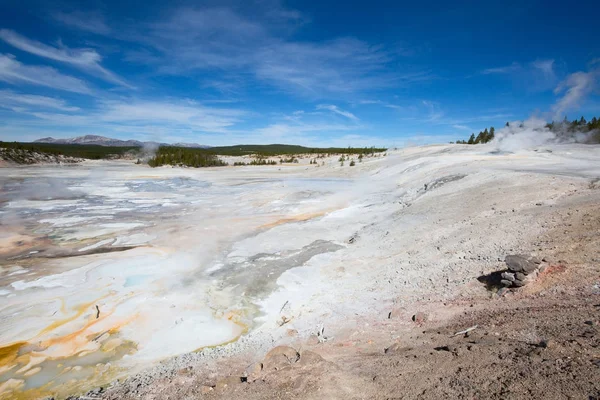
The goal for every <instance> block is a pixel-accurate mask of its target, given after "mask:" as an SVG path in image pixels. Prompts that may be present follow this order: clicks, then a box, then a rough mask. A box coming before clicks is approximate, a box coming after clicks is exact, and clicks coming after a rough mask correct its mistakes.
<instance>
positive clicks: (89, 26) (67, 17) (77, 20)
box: [54, 11, 110, 35]
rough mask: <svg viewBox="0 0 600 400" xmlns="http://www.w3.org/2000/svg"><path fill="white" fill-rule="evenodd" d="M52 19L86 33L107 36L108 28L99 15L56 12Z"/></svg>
mask: <svg viewBox="0 0 600 400" xmlns="http://www.w3.org/2000/svg"><path fill="white" fill-rule="evenodd" d="M54 19H55V20H57V21H59V22H60V23H62V24H64V25H67V26H70V27H72V28H76V29H79V30H82V31H86V32H92V33H96V34H99V35H108V34H109V33H110V28H109V27H108V25H106V22H105V21H104V18H103V17H102V15H101V14H100V13H94V12H83V11H73V12H70V13H66V12H57V13H55V14H54Z"/></svg>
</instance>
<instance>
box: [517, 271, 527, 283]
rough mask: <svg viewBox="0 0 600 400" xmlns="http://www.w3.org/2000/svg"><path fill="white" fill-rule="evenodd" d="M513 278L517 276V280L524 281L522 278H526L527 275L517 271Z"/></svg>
mask: <svg viewBox="0 0 600 400" xmlns="http://www.w3.org/2000/svg"><path fill="white" fill-rule="evenodd" d="M515 278H517V279H518V280H520V281H524V280H525V278H527V275H525V274H524V273H522V272H517V273H516V274H515Z"/></svg>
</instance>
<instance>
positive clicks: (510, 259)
mask: <svg viewBox="0 0 600 400" xmlns="http://www.w3.org/2000/svg"><path fill="white" fill-rule="evenodd" d="M504 262H505V263H506V265H507V266H508V268H509V269H510V270H511V271H513V272H523V273H525V274H529V273H531V272H533V271H534V270H535V269H536V268H537V265H535V264H534V263H532V262H530V261H529V260H527V259H526V258H525V257H523V256H519V255H508V256H506V258H505V259H504Z"/></svg>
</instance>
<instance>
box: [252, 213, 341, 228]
mask: <svg viewBox="0 0 600 400" xmlns="http://www.w3.org/2000/svg"><path fill="white" fill-rule="evenodd" d="M335 210H337V209H329V210H324V211H318V212H314V213H305V214H298V215H294V216H292V217H287V218H281V219H278V220H276V221H274V222H270V223H268V224H264V225H261V226H259V229H268V228H274V227H276V226H279V225H283V224H288V223H290V222H304V221H308V220H311V219H313V218H318V217H322V216H323V215H325V214H327V213H329V212H331V211H335Z"/></svg>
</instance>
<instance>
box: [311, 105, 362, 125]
mask: <svg viewBox="0 0 600 400" xmlns="http://www.w3.org/2000/svg"><path fill="white" fill-rule="evenodd" d="M317 110H329V111H331V112H332V113H335V114H338V115H341V116H343V117H346V118H348V119H351V120H353V121H358V117H357V116H356V115H354V114H352V113H351V112H349V111H344V110H341V109H340V108H339V107H338V106H335V105H333V104H319V105H318V106H317Z"/></svg>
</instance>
